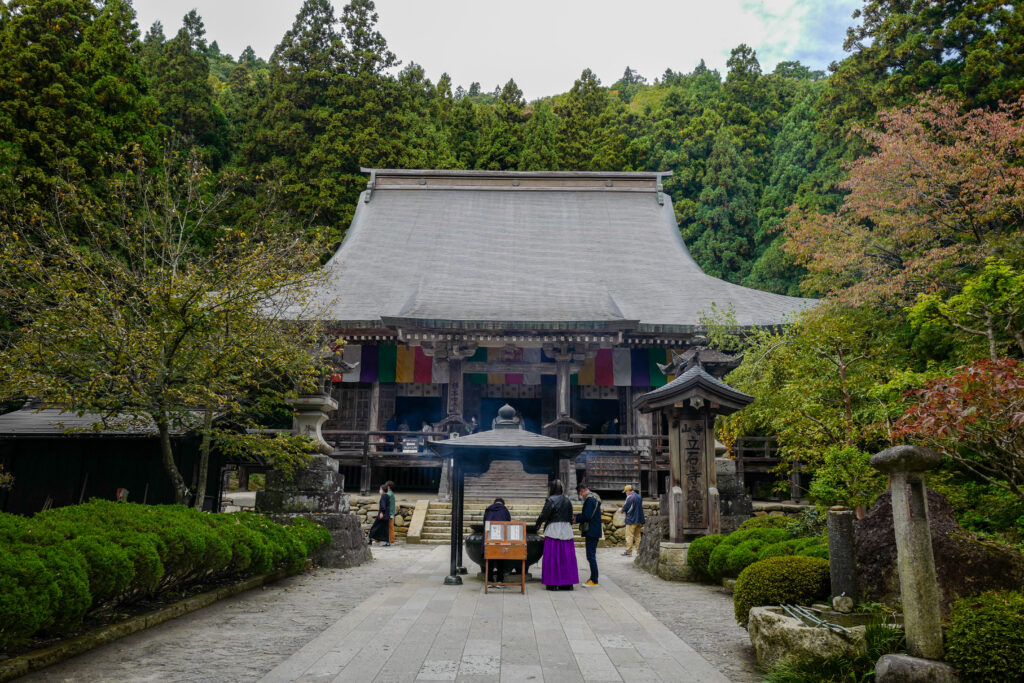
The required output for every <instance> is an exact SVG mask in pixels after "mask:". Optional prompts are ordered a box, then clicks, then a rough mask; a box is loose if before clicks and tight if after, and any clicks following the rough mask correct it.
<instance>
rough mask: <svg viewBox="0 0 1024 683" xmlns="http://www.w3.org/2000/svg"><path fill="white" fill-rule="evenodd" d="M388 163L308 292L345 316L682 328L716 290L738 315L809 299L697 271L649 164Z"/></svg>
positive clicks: (379, 320) (331, 314)
mask: <svg viewBox="0 0 1024 683" xmlns="http://www.w3.org/2000/svg"><path fill="white" fill-rule="evenodd" d="M388 173H389V172H387V171H376V183H375V189H373V191H372V194H368V193H369V191H367V192H364V193H363V196H362V197H361V199H360V201H359V204H358V207H357V209H356V213H355V217H354V219H353V221H352V225H351V227H350V228H349V230H348V234H347V236H346V238H345V241H344V243H343V244H342V245H341V247H340V248H339V249H338V251H337V253H335V255H334V256H333V257H332V258H331V260H330V261H329V262H328V263H327V265H326V266H325V268H326V270H327V276H328V277H327V284H326V285H325V287H324V289H323V290H322V291H320V292H318V294H317V297H316V298H317V300H318V301H319V303H320V304H321V305H322V306H323V308H324V309H325V317H327V318H328V319H330V320H333V321H335V322H338V323H341V326H342V327H382V326H384V327H386V326H394V325H404V326H414V325H419V326H427V327H435V328H437V327H477V328H479V327H495V328H500V327H515V326H519V327H523V328H556V327H559V326H560V327H562V328H563V329H564V328H567V327H574V328H583V329H592V328H599V327H606V328H613V329H614V328H632V329H639V330H641V331H652V332H654V331H666V332H688V331H692V329H693V328H694V326H696V325H698V324H699V323H698V319H699V317H700V314H701V313H702V312H704V311H708V310H710V308H711V304H712V303H715V304H717V306H718V307H719V308H722V309H727V308H729V307H730V306H732V307H733V308H734V310H735V314H736V319H737V322H738V323H739V324H740V325H744V326H749V325H771V324H779V323H781V322H783V320H784V318H785V316H787V315H788V314H790V313H793V312H795V311H797V310H799V309H801V308H803V307H805V306H808V305H809V304H811V303H812V302H811V300H808V299H799V298H793V297H787V296H780V295H778V294H769V293H767V292H761V291H757V290H753V289H748V288H746V287H741V286H738V285H734V284H730V283H728V282H725V281H723V280H719V279H716V278H713V277H711V276H709V275H706V274H705V273H704V272H703V271H702V270H701V269H700V267H699V266H698V265H697V264H696V262H695V261H694V260H693V259H692V258H691V257H690V254H689V252H688V251H687V248H686V246H685V245H684V244H683V240H682V238H681V237H680V235H679V228H678V226H677V224H676V221H675V215H674V213H673V210H672V203H671V200H670V199H669V198H668V197H667V196H665V198H664V202H663V203H661V204H659V202H658V193H657V192H656V190H655V184H656V177H657V176H656V174H651V173H638V174H627V173H617V174H600V173H590V174H581V173H580V174H577V173H560V174H550V173H549V174H524V173H518V174H503V173H495V172H491V173H486V174H484V173H477V174H473V173H468V172H454V171H449V172H437V171H435V172H421V171H403V172H401V174H399V173H398V172H390V173H391V174H392V175H391V177H388ZM416 175H420V176H422V178H421V179H420V181H419V182H420V183H422V184H416V182H415V181H414V180H413V179H412V177H413V176H416ZM513 179H514V180H513ZM520 179H522V180H520ZM602 179H603V180H602ZM502 181H504V182H505V185H500V183H501V182H502ZM520 182H522V184H523V186H522V187H520V186H519V183H520ZM480 183H483V184H484V185H478V186H474V184H480ZM487 183H491V184H490V185H488V184H487ZM494 183H498V185H495V184H494ZM513 183H515V186H513ZM645 184H646V185H645ZM588 185H589V186H588ZM367 200H368V201H367ZM576 323H578V324H576Z"/></svg>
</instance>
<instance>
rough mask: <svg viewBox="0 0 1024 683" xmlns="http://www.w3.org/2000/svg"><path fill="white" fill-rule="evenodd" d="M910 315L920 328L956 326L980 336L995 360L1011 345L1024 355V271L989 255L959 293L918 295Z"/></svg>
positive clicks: (971, 334)
mask: <svg viewBox="0 0 1024 683" xmlns="http://www.w3.org/2000/svg"><path fill="white" fill-rule="evenodd" d="M909 319H910V321H911V323H912V324H914V325H915V326H917V327H918V328H921V327H928V328H936V327H938V328H940V329H941V328H953V329H954V330H956V331H957V332H961V333H965V334H967V335H970V336H973V337H981V338H982V339H984V340H985V343H986V347H987V349H986V350H987V351H988V357H989V359H990V360H993V361H994V360H996V359H997V358H999V357H1000V355H1002V353H1001V352H1002V351H1003V350H1004V349H1006V348H1007V347H1008V346H1009V347H1011V348H1012V347H1016V348H1014V349H1013V353H1015V354H1016V355H1018V356H1020V357H1024V272H1022V271H1020V270H1018V269H1016V268H1014V267H1013V266H1011V265H1010V264H1008V263H1006V262H1005V261H1000V260H999V259H993V258H990V259H988V260H987V261H986V263H985V267H984V268H983V269H982V270H981V272H980V273H978V274H977V275H975V276H974V277H972V278H970V279H968V280H967V282H965V283H964V287H963V289H962V290H961V291H960V293H959V294H957V295H955V296H952V297H950V298H948V299H945V298H944V297H942V296H939V295H937V294H921V295H919V296H918V298H917V303H916V304H914V306H913V307H912V308H911V309H910V311H909Z"/></svg>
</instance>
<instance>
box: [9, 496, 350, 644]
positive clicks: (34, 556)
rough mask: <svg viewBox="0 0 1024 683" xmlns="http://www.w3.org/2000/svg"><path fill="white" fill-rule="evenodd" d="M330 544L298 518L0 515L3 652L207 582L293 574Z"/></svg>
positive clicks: (70, 512) (65, 512)
mask: <svg viewBox="0 0 1024 683" xmlns="http://www.w3.org/2000/svg"><path fill="white" fill-rule="evenodd" d="M329 542H330V533H329V532H328V531H327V530H326V529H324V528H323V527H321V526H319V525H317V524H313V523H312V522H308V521H306V520H304V519H296V520H295V521H294V522H293V523H292V524H291V525H290V526H282V525H280V524H275V523H273V522H270V521H268V520H266V519H265V518H263V517H262V516H261V515H258V514H254V513H238V514H231V515H211V514H204V513H201V512H198V511H196V510H194V509H192V508H187V507H183V506H177V505H156V506H154V505H137V504H134V503H113V502H110V501H103V500H93V501H90V502H89V503H86V504H84V505H71V506H68V507H62V508H56V509H53V510H48V511H46V512H41V513H39V514H37V515H36V516H35V517H32V518H31V519H26V518H23V517H19V516H16V515H10V514H4V513H0V650H3V649H6V648H9V647H11V646H12V645H17V644H18V643H21V642H24V641H25V640H27V639H28V638H30V637H32V636H34V635H56V634H60V633H63V632H67V631H70V630H73V629H75V628H77V627H78V626H80V625H81V623H82V620H83V619H84V618H85V616H86V615H87V614H92V613H97V612H103V611H106V610H113V609H116V608H118V607H120V606H123V605H126V604H128V603H131V602H134V601H137V600H142V599H153V598H159V597H160V596H162V595H165V594H167V593H171V592H175V591H180V590H183V589H186V588H188V587H190V586H194V585H197V584H201V583H204V582H209V581H215V580H221V579H232V578H239V579H241V578H244V577H248V576H253V575H257V574H263V573H266V572H269V571H271V570H275V569H287V570H290V571H298V570H299V569H301V568H302V567H303V566H304V565H305V562H306V558H307V557H308V556H309V555H310V554H311V553H312V552H313V551H314V550H316V549H317V548H318V547H320V546H321V545H323V544H326V543H329Z"/></svg>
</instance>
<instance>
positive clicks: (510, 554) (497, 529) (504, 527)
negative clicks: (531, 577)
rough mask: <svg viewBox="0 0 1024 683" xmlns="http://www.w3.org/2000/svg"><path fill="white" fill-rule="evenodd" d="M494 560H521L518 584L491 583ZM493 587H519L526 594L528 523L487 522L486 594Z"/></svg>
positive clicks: (485, 543)
mask: <svg viewBox="0 0 1024 683" xmlns="http://www.w3.org/2000/svg"><path fill="white" fill-rule="evenodd" d="M492 560H498V561H500V560H520V561H522V567H521V568H520V570H519V579H520V580H519V581H518V582H517V583H508V582H502V583H497V582H494V581H491V561H492ZM491 586H519V587H520V591H519V592H520V593H526V522H487V523H485V524H484V593H485V594H486V593H487V589H488V588H490V587H491Z"/></svg>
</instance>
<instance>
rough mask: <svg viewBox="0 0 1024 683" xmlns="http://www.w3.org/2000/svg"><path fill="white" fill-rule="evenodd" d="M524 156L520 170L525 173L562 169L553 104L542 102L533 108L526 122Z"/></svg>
mask: <svg viewBox="0 0 1024 683" xmlns="http://www.w3.org/2000/svg"><path fill="white" fill-rule="evenodd" d="M524 136H525V137H524V143H523V156H522V159H521V160H520V162H519V168H520V170H523V171H557V170H559V169H560V168H561V166H560V165H559V162H558V154H557V153H556V151H555V149H556V142H557V137H558V117H557V116H555V112H554V111H553V110H552V109H551V103H550V102H547V101H541V102H538V103H536V104H535V105H534V106H533V112H532V113H531V115H530V118H529V120H528V121H527V122H526V129H525V132H524Z"/></svg>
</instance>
